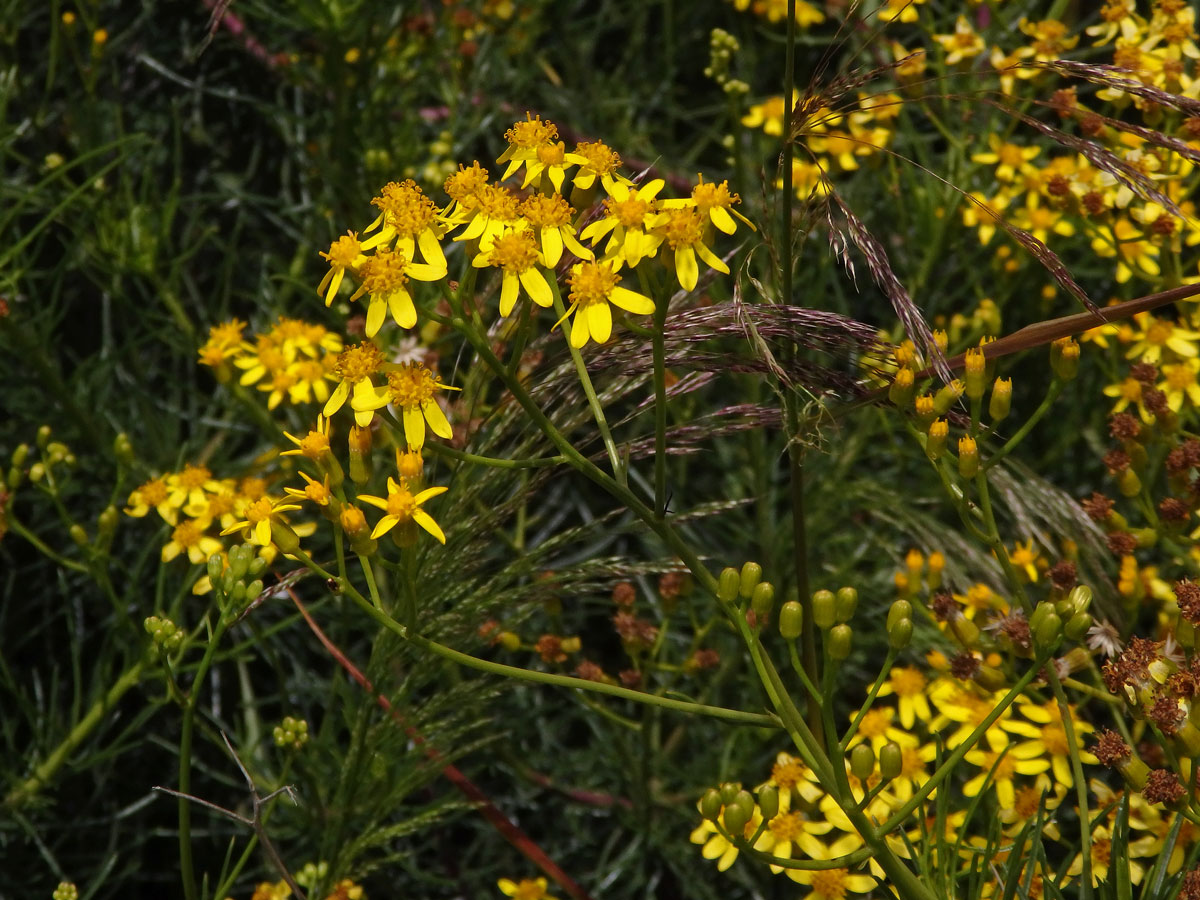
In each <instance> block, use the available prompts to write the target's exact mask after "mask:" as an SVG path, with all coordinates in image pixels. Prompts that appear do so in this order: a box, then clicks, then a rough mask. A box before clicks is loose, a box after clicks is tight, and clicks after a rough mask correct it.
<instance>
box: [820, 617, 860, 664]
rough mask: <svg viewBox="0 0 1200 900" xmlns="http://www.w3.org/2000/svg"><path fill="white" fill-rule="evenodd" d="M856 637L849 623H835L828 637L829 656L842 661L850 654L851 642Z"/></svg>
mask: <svg viewBox="0 0 1200 900" xmlns="http://www.w3.org/2000/svg"><path fill="white" fill-rule="evenodd" d="M853 637H854V632H853V631H852V630H851V628H850V626H849V625H834V626H833V627H832V628H831V629H829V635H828V637H827V640H828V642H829V643H828V644H827V645H826V646H827V648H828V649H829V658H830V659H833V660H836V661H837V662H841V661H842V660H844V659H845V658H846V657H847V656H849V655H850V643H851V641H852V639H853Z"/></svg>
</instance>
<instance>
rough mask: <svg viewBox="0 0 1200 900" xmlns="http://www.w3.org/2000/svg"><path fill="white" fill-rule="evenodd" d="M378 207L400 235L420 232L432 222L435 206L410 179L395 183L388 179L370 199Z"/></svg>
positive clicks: (412, 234)
mask: <svg viewBox="0 0 1200 900" xmlns="http://www.w3.org/2000/svg"><path fill="white" fill-rule="evenodd" d="M371 205H372V206H377V207H379V211H380V212H381V213H383V218H384V222H385V223H386V224H388V225H390V226H392V227H393V228H394V229H396V232H397V233H398V234H401V235H407V236H410V237H411V236H414V235H418V234H420V233H421V232H422V231H424V230H425V229H426V228H428V227H429V226H430V224H431V223H432V222H433V220H434V218H435V216H436V215H437V208H436V207H435V206H434V205H433V201H432V200H430V199H429V198H428V197H426V196H425V194H424V193H423V192H422V191H421V189H420V188H419V187H418V186H417V183H416V182H415V181H413V180H412V179H408V180H407V181H403V182H400V183H397V182H395V181H390V182H388V183H387V184H386V185H384V186H383V190H381V191H380V192H379V196H378V197H375V198H374V199H372V200H371Z"/></svg>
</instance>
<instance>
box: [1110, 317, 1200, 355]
mask: <svg viewBox="0 0 1200 900" xmlns="http://www.w3.org/2000/svg"><path fill="white" fill-rule="evenodd" d="M1134 322H1136V323H1137V325H1138V326H1139V327H1140V328H1141V332H1140V333H1135V334H1134V339H1135V341H1136V343H1134V345H1133V346H1132V347H1130V348H1129V350H1128V351H1127V352H1126V354H1125V358H1126V359H1140V361H1141V362H1144V363H1154V364H1157V363H1158V362H1159V361H1160V360H1161V359H1162V358H1163V350H1164V348H1165V349H1167V350H1170V351H1171V352H1172V353H1174V354H1175V355H1176V356H1179V357H1182V358H1183V359H1192V358H1194V357H1196V356H1197V355H1200V350H1197V348H1196V344H1197V342H1198V341H1200V331H1191V330H1190V329H1187V328H1181V327H1180V326H1179V325H1178V324H1177V323H1175V322H1171V321H1169V320H1167V319H1159V318H1157V317H1155V316H1153V315H1151V314H1150V313H1148V312H1143V313H1138V314H1137V315H1136V316H1134Z"/></svg>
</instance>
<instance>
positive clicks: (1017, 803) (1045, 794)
mask: <svg viewBox="0 0 1200 900" xmlns="http://www.w3.org/2000/svg"><path fill="white" fill-rule="evenodd" d="M1066 794H1067V788H1066V787H1065V786H1064V785H1061V784H1054V783H1052V782H1051V781H1050V776H1049V775H1047V774H1045V773H1044V772H1043V773H1040V774H1039V775H1038V776H1037V778H1035V779H1034V782H1033V784H1029V785H1024V786H1023V787H1019V788H1017V789H1016V790H1015V791H1014V792H1013V799H1012V803H1008V804H1001V809H1000V813H999V819H1000V821H1001V822H1003V823H1004V825H1006V826H1007V827H1006V828H1005V829H1004V833H1005V835H1006V836H1008V837H1009V838H1015V837H1016V836H1017V835H1018V834H1019V833H1020V831H1021V829H1022V828H1024V827H1025V825H1026V823H1028V822H1029V821H1030V820H1031V819H1033V818H1035V817H1036V816H1037V815H1038V814H1039V813H1042V812H1045V813H1050V812H1053V811H1054V810H1056V809H1058V806H1059V804H1060V803H1062V800H1063V797H1065V796H1066ZM1042 828H1043V833H1044V834H1046V835H1047V836H1048V837H1051V838H1053V839H1055V840H1057V839H1058V824H1057V823H1056V822H1055V821H1054V820H1053V819H1052V818H1050V817H1049V816H1047V817H1046V819H1045V820H1044V822H1043V824H1042Z"/></svg>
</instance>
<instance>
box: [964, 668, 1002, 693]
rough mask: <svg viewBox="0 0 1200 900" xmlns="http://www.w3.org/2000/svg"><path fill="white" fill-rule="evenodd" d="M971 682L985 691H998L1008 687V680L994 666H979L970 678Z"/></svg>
mask: <svg viewBox="0 0 1200 900" xmlns="http://www.w3.org/2000/svg"><path fill="white" fill-rule="evenodd" d="M971 678H972V680H973V681H974V682H975V683H976V684H977V685H979V686H980V687H981V688H983V689H984V690H986V691H998V690H1000V689H1001V688H1004V687H1007V686H1008V679H1007V678H1005V677H1004V673H1003V672H1001V671H1000V670H999V669H997V668H996V667H995V666H989V665H986V664H984V665H981V666H980V667H979V668H978V669H976V670H975V674H973V675H972V676H971Z"/></svg>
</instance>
